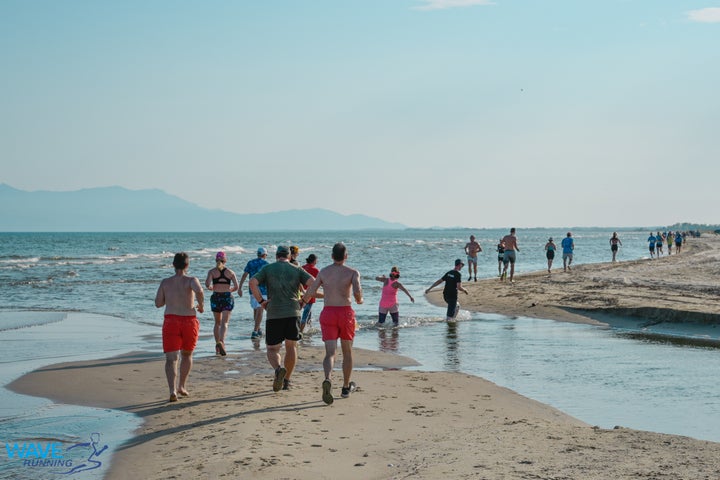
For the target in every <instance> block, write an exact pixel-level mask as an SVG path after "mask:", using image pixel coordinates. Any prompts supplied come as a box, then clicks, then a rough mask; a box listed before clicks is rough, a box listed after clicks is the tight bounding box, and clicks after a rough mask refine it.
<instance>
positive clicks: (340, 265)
mask: <svg viewBox="0 0 720 480" xmlns="http://www.w3.org/2000/svg"><path fill="white" fill-rule="evenodd" d="M332 259H333V263H332V265H328V266H327V267H325V268H323V269H322V270H320V273H319V274H318V276H317V278H316V279H315V281H314V282H313V284H312V285H311V286H310V288H308V290H307V291H306V292H305V295H303V298H302V303H303V304H305V303H307V302H308V300H310V299H311V298H312V297H313V296H314V295H315V292H317V290H318V288H320V287H322V289H323V292H324V299H325V300H324V301H325V306H324V308H323V309H322V312H320V330H321V331H322V339H323V342H325V358H324V359H323V370H324V371H325V380H324V381H323V383H322V391H323V394H322V399H323V401H324V402H325V403H327V404H328V405H329V404H331V403H333V395H332V383H331V381H330V376H331V374H332V371H333V367H334V366H335V355H336V352H337V341H338V338H339V339H340V347H341V348H342V353H343V365H342V370H343V387H342V393H341V396H342V398H347V397H349V396H350V394H351V393H352V392H353V391H354V390H355V382H351V381H350V375H351V374H352V367H353V364H352V344H353V339H354V338H355V312H354V311H353V309H352V307H351V305H352V300H351V299H350V291H351V290H352V294H353V296H354V297H355V302H356V303H357V304H358V305H360V304H361V303H363V296H362V287H361V286H360V273H359V272H358V271H357V270H355V269H354V268H350V267H348V266H346V265H345V260H347V248H346V247H345V244H343V243H336V244H335V245H334V246H333V249H332Z"/></svg>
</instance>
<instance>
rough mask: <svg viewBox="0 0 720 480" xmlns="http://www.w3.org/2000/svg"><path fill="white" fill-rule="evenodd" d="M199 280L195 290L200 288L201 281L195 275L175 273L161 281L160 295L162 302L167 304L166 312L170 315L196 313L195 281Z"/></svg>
mask: <svg viewBox="0 0 720 480" xmlns="http://www.w3.org/2000/svg"><path fill="white" fill-rule="evenodd" d="M195 282H197V287H196V288H195V290H197V289H199V288H200V287H199V286H200V282H199V280H198V279H196V278H195V277H188V276H185V275H173V276H172V277H168V278H166V279H164V280H163V281H162V282H161V283H160V291H159V292H158V295H159V296H160V295H161V296H162V303H163V304H164V305H165V313H167V314H170V315H183V316H188V315H195V308H194V305H193V302H194V300H195V295H194V293H193V286H194V283H195Z"/></svg>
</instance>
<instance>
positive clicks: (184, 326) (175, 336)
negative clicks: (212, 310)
mask: <svg viewBox="0 0 720 480" xmlns="http://www.w3.org/2000/svg"><path fill="white" fill-rule="evenodd" d="M199 333H200V322H198V319H197V318H196V317H195V316H194V315H172V314H165V321H164V322H163V327H162V340H163V352H165V353H167V352H177V351H178V350H183V351H186V352H192V351H193V350H195V345H197V340H198V334H199Z"/></svg>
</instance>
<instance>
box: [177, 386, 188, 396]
mask: <svg viewBox="0 0 720 480" xmlns="http://www.w3.org/2000/svg"><path fill="white" fill-rule="evenodd" d="M178 393H179V394H180V396H181V397H187V396H188V395H190V394H189V393H188V391H187V390H185V389H184V388H178Z"/></svg>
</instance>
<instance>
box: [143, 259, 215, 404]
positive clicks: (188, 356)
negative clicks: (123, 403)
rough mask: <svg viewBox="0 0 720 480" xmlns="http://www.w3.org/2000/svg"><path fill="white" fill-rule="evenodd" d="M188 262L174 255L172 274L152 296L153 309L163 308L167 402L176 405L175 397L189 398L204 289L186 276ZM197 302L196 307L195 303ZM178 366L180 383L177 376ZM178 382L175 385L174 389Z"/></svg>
mask: <svg viewBox="0 0 720 480" xmlns="http://www.w3.org/2000/svg"><path fill="white" fill-rule="evenodd" d="M189 265H190V260H189V258H188V255H187V253H185V252H180V253H176V254H175V258H174V259H173V267H175V275H173V276H172V277H168V278H166V279H164V280H163V281H162V282H160V287H159V288H158V291H157V294H156V295H155V306H156V307H158V308H160V307H165V321H164V322H163V328H162V339H163V352H165V375H166V376H167V382H168V387H169V388H170V401H171V402H176V401H177V399H178V394H180V395H181V396H183V397H187V396H188V391H187V389H186V388H185V382H186V381H187V378H188V375H190V369H191V368H192V363H193V362H192V352H193V350H195V345H196V344H197V339H198V333H199V331H200V323H199V322H198V320H197V316H196V313H195V309H196V308H197V311H198V312H200V313H202V312H203V310H204V309H203V302H204V301H205V298H204V296H203V289H202V286H200V280H198V279H197V278H195V277H190V276H187V275H186V274H185V273H186V272H187V268H188V266H189ZM196 299H197V307H196V306H195V300H196ZM178 361H179V363H180V381H179V382H177V377H178ZM176 382H177V386H176Z"/></svg>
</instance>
